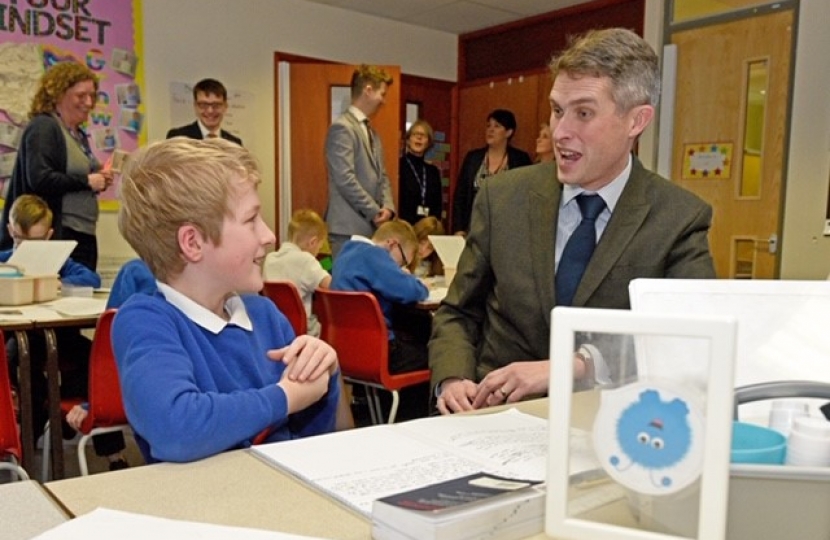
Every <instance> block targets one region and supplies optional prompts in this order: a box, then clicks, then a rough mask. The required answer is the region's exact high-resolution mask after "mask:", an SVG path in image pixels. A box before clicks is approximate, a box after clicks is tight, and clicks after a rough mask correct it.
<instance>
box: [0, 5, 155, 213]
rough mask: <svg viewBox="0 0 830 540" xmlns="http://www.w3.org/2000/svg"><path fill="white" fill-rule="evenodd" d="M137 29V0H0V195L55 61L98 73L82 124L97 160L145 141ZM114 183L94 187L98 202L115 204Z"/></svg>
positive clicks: (108, 158)
mask: <svg viewBox="0 0 830 540" xmlns="http://www.w3.org/2000/svg"><path fill="white" fill-rule="evenodd" d="M141 35H142V32H141V0H0V195H4V194H5V188H6V185H5V184H6V182H7V181H8V178H9V177H10V176H11V173H12V170H13V167H14V160H15V156H16V154H17V149H18V146H19V144H20V136H21V134H22V133H23V129H24V128H25V125H26V122H27V121H28V118H27V116H28V111H29V106H30V104H31V101H32V97H33V95H34V93H35V91H36V89H37V85H38V81H39V80H40V77H41V75H42V74H43V72H44V71H45V70H46V69H47V68H48V67H49V66H52V65H54V64H56V63H58V62H63V61H74V62H79V63H82V64H84V65H86V66H87V67H89V68H90V69H91V70H92V71H93V72H95V74H96V75H97V76H98V78H99V89H98V101H97V104H96V106H95V109H94V110H93V111H92V112H91V113H90V118H89V121H88V122H87V125H86V131H87V135H88V136H89V138H90V146H91V147H92V150H93V152H94V154H95V156H96V157H97V158H98V160H99V161H101V163H108V162H109V161H111V159H112V157H113V155H115V153H116V152H119V153H122V152H130V151H132V150H134V149H136V148H138V146H139V145H140V144H142V143H143V142H144V141H145V138H146V129H145V128H144V106H143V103H142V91H141V88H142V86H143V76H142V64H141V62H140V60H141ZM117 189H118V179H116V182H115V184H114V185H113V186H112V187H110V188H109V189H108V190H107V191H105V192H103V193H101V195H100V196H99V199H98V200H99V203H100V206H101V209H102V210H117V209H118V202H117V200H116V193H117Z"/></svg>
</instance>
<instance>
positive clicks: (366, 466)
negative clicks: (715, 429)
mask: <svg viewBox="0 0 830 540" xmlns="http://www.w3.org/2000/svg"><path fill="white" fill-rule="evenodd" d="M575 439H578V437H575ZM547 449H548V422H547V420H545V419H543V418H538V417H536V416H532V415H529V414H525V413H522V412H519V411H517V410H515V409H509V410H507V411H504V412H500V413H495V414H484V415H477V416H470V415H454V416H441V417H433V418H424V419H421V420H413V421H411V422H404V423H401V424H391V425H382V426H372V427H366V428H360V429H353V430H349V431H340V432H337V433H331V434H328V435H320V436H317V437H310V438H307V439H298V440H294V441H286V442H279V443H272V444H267V445H261V446H255V447H253V448H252V451H253V452H254V454H255V455H257V456H259V457H260V458H262V459H264V460H265V461H266V462H267V463H270V464H272V465H274V466H276V467H278V468H280V469H282V470H285V471H287V472H288V473H290V474H293V475H294V476H297V477H299V478H300V479H302V480H304V481H306V482H308V483H309V484H310V485H311V486H313V487H315V488H317V489H319V490H321V491H323V492H324V493H326V494H327V495H329V496H331V497H333V498H335V499H336V500H338V501H340V502H342V503H343V504H345V505H346V506H348V507H349V508H351V509H353V510H356V511H357V512H359V513H360V514H362V515H363V516H365V517H367V518H369V517H370V516H371V512H372V502H373V501H374V500H375V499H378V498H381V497H386V496H388V495H394V494H396V493H401V492H403V491H408V490H411V489H415V488H419V487H423V486H427V485H430V484H434V483H438V482H443V481H445V480H450V479H453V478H459V477H462V476H466V475H469V474H473V473H478V472H487V473H491V474H495V475H498V476H502V477H506V478H513V479H523V480H532V481H544V480H545V476H546V471H547V465H546V464H547V453H548V452H547ZM571 460H572V461H573V469H572V470H574V471H575V472H579V471H587V470H591V469H594V468H596V467H597V463H596V461H595V460H594V458H593V457H592V452H591V451H590V445H589V443H588V435H587V433H585V444H584V445H583V448H571Z"/></svg>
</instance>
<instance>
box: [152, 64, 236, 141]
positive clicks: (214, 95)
mask: <svg viewBox="0 0 830 540" xmlns="http://www.w3.org/2000/svg"><path fill="white" fill-rule="evenodd" d="M227 110H228V91H227V90H226V89H225V85H223V84H222V83H221V82H219V81H217V80H216V79H202V80H201V81H199V82H197V83H196V86H194V87H193V112H195V113H196V121H195V122H193V123H192V124H187V125H186V126H181V127H177V128H173V129H171V130H170V131H168V132H167V137H166V138H168V139H172V138H173V137H187V138H189V139H209V138H212V137H221V138H223V139H225V140H227V141H231V142H234V143H236V144H238V145H239V146H242V139H240V138H239V137H236V136H234V135H232V134H231V133H230V132H228V131H225V130H224V129H222V120H224V119H225V111H227Z"/></svg>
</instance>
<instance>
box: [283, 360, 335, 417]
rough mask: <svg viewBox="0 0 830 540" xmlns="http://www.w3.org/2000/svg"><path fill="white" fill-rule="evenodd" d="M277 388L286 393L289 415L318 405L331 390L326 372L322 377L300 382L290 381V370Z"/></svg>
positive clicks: (284, 374)
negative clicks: (315, 404)
mask: <svg viewBox="0 0 830 540" xmlns="http://www.w3.org/2000/svg"><path fill="white" fill-rule="evenodd" d="M277 386H279V387H280V388H282V391H283V392H285V399H286V401H287V403H288V414H294V413H295V412H299V411H302V410H304V409H306V408H308V407H309V406H311V405H313V404H314V403H317V402H318V401H320V398H322V397H323V396H324V395H326V392H327V391H328V389H329V374H328V372H325V371H324V372H323V375H322V376H321V377H317V378H316V379H309V380H308V381H306V382H299V381H292V380H291V379H289V378H288V370H286V371H285V373H283V376H282V379H281V380H280V382H279V383H277Z"/></svg>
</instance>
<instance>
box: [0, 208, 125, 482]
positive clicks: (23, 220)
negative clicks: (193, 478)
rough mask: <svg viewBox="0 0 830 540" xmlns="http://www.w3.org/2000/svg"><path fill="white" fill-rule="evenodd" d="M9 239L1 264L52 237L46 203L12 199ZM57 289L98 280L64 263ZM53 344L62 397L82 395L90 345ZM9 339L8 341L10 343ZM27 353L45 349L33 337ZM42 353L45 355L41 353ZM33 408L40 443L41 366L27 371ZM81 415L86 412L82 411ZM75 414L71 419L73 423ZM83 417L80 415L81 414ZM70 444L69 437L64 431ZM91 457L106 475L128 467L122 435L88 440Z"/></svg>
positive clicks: (61, 334)
mask: <svg viewBox="0 0 830 540" xmlns="http://www.w3.org/2000/svg"><path fill="white" fill-rule="evenodd" d="M8 230H9V236H11V237H12V240H13V241H14V244H13V246H12V249H10V250H6V251H2V252H0V262H6V261H8V260H9V258H11V256H12V253H14V250H15V249H17V248H18V246H20V243H21V242H23V241H24V240H49V239H51V238H52V235H53V234H54V230H53V229H52V210H50V209H49V205H48V204H46V201H44V200H43V199H41V198H40V197H38V196H37V195H32V194H27V195H21V196H20V197H18V198H17V199H15V201H14V204H12V207H11V210H10V211H9V224H8ZM58 274H59V277H60V280H61V283H64V284H70V285H79V286H85V287H100V286H101V277H100V276H99V275H98V274H96V273H95V272H93V271H92V270H90V269H89V268H87V267H86V266H85V265H83V264H81V263H78V262H76V261H73V260H72V259H67V261H66V262H65V263H64V265H63V266H62V267H61V269H60V271H59V272H58ZM55 335H56V337H57V340H58V351H59V354H60V359H59V362H60V366H61V397H63V398H67V397H79V396H86V394H87V378H88V375H89V353H90V348H91V343H90V341H89V339H87V338H86V337H84V336H83V335H82V334H81V332H80V330H78V329H76V328H58V329H57V330H56V331H55ZM12 339H13V338H12ZM10 341H11V340H10ZM7 346H8V347H9V348H10V349H11V354H10V355H9V356H10V357H12V358H10V365H11V366H13V367H12V368H11V369H12V380H15V381H16V380H17V344H16V343H9V344H8V345H7ZM29 347H30V349H31V357H32V358H43V357H44V354H45V345H44V343H43V338H42V336H40V335H39V334H32V335H31V336H30V338H29ZM41 351H44V352H41ZM31 381H32V402H33V403H34V404H35V410H34V411H33V412H34V422H35V425H34V426H33V427H34V433H35V437H36V438H37V437H39V436H40V434H41V433H42V432H43V427H44V425H45V424H46V420H47V418H48V413H47V410H46V408H45V407H44V406H43V405H44V404H45V402H46V396H47V384H46V378H45V376H44V375H43V369H42V366H35V365H33V366H32V373H31ZM84 413H85V411H84ZM78 414H80V413H72V418H74V417H75V416H77V415H78ZM84 416H85V414H84ZM67 422H68V424H69V425H70V426H71V427H72V428H74V429H77V428H78V427H79V426H80V423H78V424H77V425H74V424H73V422H72V421H71V420H70V418H69V417H67ZM67 435H69V438H71V435H73V433H72V431H69V432H68V434H67ZM92 444H93V446H94V447H95V453H96V454H97V455H99V456H106V457H107V460H108V461H109V468H110V470H118V469H124V468H126V467H128V466H129V464H128V463H127V461H126V460H125V459H124V454H123V450H124V448H125V446H124V437H123V435H122V434H121V433H106V434H103V435H96V436H95V437H93V438H92Z"/></svg>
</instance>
